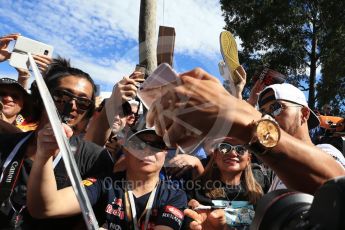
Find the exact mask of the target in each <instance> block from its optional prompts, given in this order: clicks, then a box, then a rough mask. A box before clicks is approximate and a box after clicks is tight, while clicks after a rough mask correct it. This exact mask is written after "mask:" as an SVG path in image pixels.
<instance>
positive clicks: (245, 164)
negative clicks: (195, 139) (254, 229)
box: [190, 137, 263, 227]
mask: <svg viewBox="0 0 345 230" xmlns="http://www.w3.org/2000/svg"><path fill="white" fill-rule="evenodd" d="M206 148H207V149H210V150H211V152H212V154H213V155H212V156H211V160H210V162H209V163H208V165H207V167H206V169H205V171H204V173H203V174H202V175H201V176H200V177H198V178H196V180H195V184H197V183H198V184H200V185H201V189H195V190H194V191H192V194H190V196H191V198H192V199H194V200H197V201H198V202H199V203H200V204H202V205H210V206H218V207H223V208H224V207H225V208H226V209H227V210H228V211H226V214H225V215H226V217H227V219H228V221H229V223H228V225H229V226H232V227H239V226H246V225H250V223H251V221H252V220H253V218H254V208H253V205H255V204H256V202H257V201H258V200H259V199H260V198H261V196H262V195H263V191H262V188H261V186H260V185H259V184H258V182H256V180H255V178H254V176H253V173H252V170H251V154H250V153H249V151H248V150H247V149H246V148H245V147H244V146H242V145H239V143H238V142H237V141H236V140H234V139H231V138H228V137H226V138H221V139H216V140H209V141H207V143H206Z"/></svg>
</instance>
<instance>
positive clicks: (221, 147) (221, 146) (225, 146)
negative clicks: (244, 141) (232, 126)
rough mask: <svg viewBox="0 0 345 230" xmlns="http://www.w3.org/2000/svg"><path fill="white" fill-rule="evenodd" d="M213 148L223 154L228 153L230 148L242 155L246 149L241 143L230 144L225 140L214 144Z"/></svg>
mask: <svg viewBox="0 0 345 230" xmlns="http://www.w3.org/2000/svg"><path fill="white" fill-rule="evenodd" d="M215 149H216V150H217V151H218V152H220V153H222V154H224V155H225V154H229V153H230V152H231V151H232V150H234V151H235V152H236V153H237V154H238V155H240V156H243V155H244V153H245V152H246V151H247V149H246V148H245V147H244V146H243V145H231V144H229V143H226V142H222V143H218V144H216V146H215Z"/></svg>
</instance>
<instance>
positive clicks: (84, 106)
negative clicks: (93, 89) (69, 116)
mask: <svg viewBox="0 0 345 230" xmlns="http://www.w3.org/2000/svg"><path fill="white" fill-rule="evenodd" d="M52 97H53V99H54V101H55V102H57V103H61V102H63V103H69V102H71V101H73V100H75V103H76V105H77V108H78V109H79V110H81V111H87V110H89V109H91V107H92V104H93V102H92V100H90V99H88V98H85V97H78V96H76V95H74V94H72V93H71V92H69V91H67V90H61V89H56V90H54V92H53V94H52Z"/></svg>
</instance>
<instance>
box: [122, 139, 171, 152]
mask: <svg viewBox="0 0 345 230" xmlns="http://www.w3.org/2000/svg"><path fill="white" fill-rule="evenodd" d="M127 146H130V147H132V148H133V149H136V150H144V149H145V148H149V149H150V150H151V151H153V152H159V151H162V150H166V149H167V147H166V145H165V143H164V142H161V141H153V142H151V141H140V140H132V141H128V143H127Z"/></svg>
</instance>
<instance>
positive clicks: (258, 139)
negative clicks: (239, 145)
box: [247, 115, 280, 156]
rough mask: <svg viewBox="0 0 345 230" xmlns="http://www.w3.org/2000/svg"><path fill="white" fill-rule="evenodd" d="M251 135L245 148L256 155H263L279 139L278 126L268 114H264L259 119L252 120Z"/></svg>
mask: <svg viewBox="0 0 345 230" xmlns="http://www.w3.org/2000/svg"><path fill="white" fill-rule="evenodd" d="M252 125H253V130H252V134H253V137H252V139H251V140H250V141H249V143H248V145H247V148H248V149H249V150H250V151H252V152H253V153H255V154H257V155H259V156H260V155H264V154H266V153H267V152H268V151H269V150H270V149H272V148H274V147H275V146H276V145H277V144H278V142H279V140H280V127H279V125H278V123H277V122H276V121H275V120H274V119H273V118H272V117H271V116H269V115H264V116H263V117H262V118H261V119H260V120H259V121H256V122H253V124H252Z"/></svg>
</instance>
